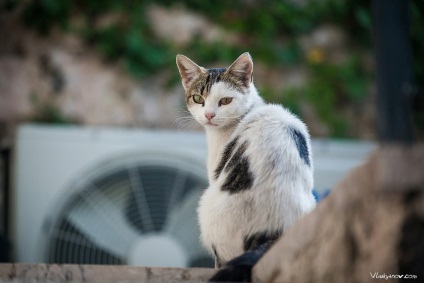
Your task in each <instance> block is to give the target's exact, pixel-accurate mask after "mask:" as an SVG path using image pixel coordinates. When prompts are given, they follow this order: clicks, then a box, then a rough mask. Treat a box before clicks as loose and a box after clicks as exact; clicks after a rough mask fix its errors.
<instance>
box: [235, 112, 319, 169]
mask: <svg viewBox="0 0 424 283" xmlns="http://www.w3.org/2000/svg"><path fill="white" fill-rule="evenodd" d="M234 138H237V139H238V140H240V141H241V142H244V143H246V144H249V148H250V150H249V152H248V154H249V155H250V156H251V158H253V159H255V162H258V161H260V160H263V161H264V162H265V163H264V164H263V165H264V166H265V167H268V166H273V167H275V166H277V165H278V164H281V163H282V162H283V161H282V160H281V159H285V162H286V164H287V165H290V166H295V167H299V168H301V167H305V168H309V169H310V170H311V171H312V167H313V164H312V152H311V146H310V136H309V133H308V129H307V127H306V125H305V124H304V123H303V122H302V121H301V120H300V119H299V118H298V117H297V116H295V115H294V114H292V113H291V112H290V111H288V110H287V109H286V108H284V107H282V106H280V105H275V104H264V105H261V106H258V107H256V108H254V109H252V110H251V111H250V112H249V113H248V114H247V115H246V116H245V117H244V118H243V119H242V120H241V121H240V123H239V125H238V127H237V128H236V130H235V131H234V133H233V139H234ZM267 161H269V162H268V163H270V164H269V165H268V166H267Z"/></svg>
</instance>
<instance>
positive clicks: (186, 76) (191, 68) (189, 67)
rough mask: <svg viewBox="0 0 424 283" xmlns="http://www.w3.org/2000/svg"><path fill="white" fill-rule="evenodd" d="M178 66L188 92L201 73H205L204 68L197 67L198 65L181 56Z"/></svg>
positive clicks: (178, 58) (178, 59) (178, 57)
mask: <svg viewBox="0 0 424 283" xmlns="http://www.w3.org/2000/svg"><path fill="white" fill-rule="evenodd" d="M177 66H178V70H179V71H180V75H181V80H182V83H183V87H184V89H185V90H188V89H189V87H190V85H191V83H192V82H193V81H194V80H195V79H196V78H197V77H198V76H199V75H200V73H202V72H204V71H203V68H201V67H199V66H197V64H196V63H194V62H193V61H191V60H190V59H189V58H187V57H186V56H184V55H181V54H178V55H177Z"/></svg>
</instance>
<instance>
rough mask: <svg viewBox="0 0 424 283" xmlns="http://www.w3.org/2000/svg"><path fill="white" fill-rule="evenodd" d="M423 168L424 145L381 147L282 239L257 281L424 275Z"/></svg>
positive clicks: (259, 268)
mask: <svg viewBox="0 0 424 283" xmlns="http://www.w3.org/2000/svg"><path fill="white" fill-rule="evenodd" d="M423 173H424V146H423V145H418V146H414V147H408V148H407V147H383V148H382V149H380V150H378V151H377V152H376V153H375V154H373V155H372V156H371V157H370V159H369V162H368V163H367V164H365V165H364V166H362V167H359V168H357V169H356V170H354V171H352V172H351V173H350V174H349V175H348V176H347V177H346V178H345V180H344V181H343V182H341V183H340V184H339V185H338V186H337V187H336V188H335V189H334V190H333V192H332V193H331V194H330V195H329V196H328V197H327V198H326V199H325V200H324V201H322V202H321V203H319V204H318V206H317V208H316V209H315V210H314V211H313V212H312V213H311V214H309V215H307V216H306V217H305V218H304V219H302V220H301V221H300V222H299V223H297V224H296V225H295V226H293V227H292V229H291V230H290V231H288V233H287V234H286V235H285V236H283V238H281V239H280V241H279V242H278V243H277V244H275V246H274V247H273V248H272V249H271V250H270V251H269V252H268V253H267V254H266V255H265V256H264V257H263V258H262V259H261V261H260V262H259V263H258V264H257V265H256V266H255V268H254V270H253V278H254V280H253V281H254V282H370V281H374V280H377V278H378V279H380V280H382V279H385V280H384V281H386V282H393V281H397V280H399V279H400V280H405V279H406V276H407V275H410V276H413V277H412V278H415V279H417V280H418V281H420V280H421V281H420V282H422V280H424V174H423ZM386 277H387V279H386ZM406 281H408V280H406ZM410 281H415V280H410Z"/></svg>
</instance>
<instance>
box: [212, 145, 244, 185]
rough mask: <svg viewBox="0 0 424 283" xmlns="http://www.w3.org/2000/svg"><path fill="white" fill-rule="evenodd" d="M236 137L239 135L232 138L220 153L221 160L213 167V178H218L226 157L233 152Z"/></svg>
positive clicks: (226, 159) (228, 157)
mask: <svg viewBox="0 0 424 283" xmlns="http://www.w3.org/2000/svg"><path fill="white" fill-rule="evenodd" d="M238 139H239V137H236V138H234V139H233V140H232V141H231V142H229V143H228V144H227V146H226V147H225V149H224V152H223V153H222V157H221V161H220V162H219V164H218V167H216V169H215V179H218V177H219V175H220V174H221V172H222V170H223V169H224V166H225V164H226V163H227V161H228V159H230V157H231V155H232V154H233V150H234V148H235V146H236V145H237V142H238Z"/></svg>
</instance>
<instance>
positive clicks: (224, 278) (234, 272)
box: [209, 265, 252, 282]
mask: <svg viewBox="0 0 424 283" xmlns="http://www.w3.org/2000/svg"><path fill="white" fill-rule="evenodd" d="M251 272H252V266H251V265H226V266H224V267H223V268H221V269H220V270H219V271H218V272H217V273H215V275H214V276H212V277H211V278H210V279H209V282H250V281H251Z"/></svg>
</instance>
